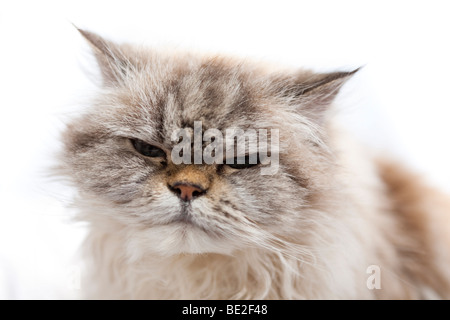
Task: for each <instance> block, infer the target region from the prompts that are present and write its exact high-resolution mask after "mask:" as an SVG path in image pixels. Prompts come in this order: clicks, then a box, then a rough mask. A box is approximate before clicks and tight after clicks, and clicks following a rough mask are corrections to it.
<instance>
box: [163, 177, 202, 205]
mask: <svg viewBox="0 0 450 320" xmlns="http://www.w3.org/2000/svg"><path fill="white" fill-rule="evenodd" d="M169 189H170V190H172V191H173V192H174V193H175V194H177V195H178V197H180V199H181V200H183V201H191V200H192V199H195V198H197V197H199V196H201V195H203V194H205V193H206V190H205V189H203V188H202V187H201V186H199V185H196V184H190V183H183V182H179V183H174V184H173V185H169Z"/></svg>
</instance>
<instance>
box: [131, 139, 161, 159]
mask: <svg viewBox="0 0 450 320" xmlns="http://www.w3.org/2000/svg"><path fill="white" fill-rule="evenodd" d="M131 143H132V144H133V147H134V149H136V151H137V152H139V153H140V154H142V155H143V156H146V157H150V158H165V157H166V153H165V152H164V150H162V149H161V148H158V147H155V146H152V145H151V144H148V143H146V142H144V141H142V140H139V139H131Z"/></svg>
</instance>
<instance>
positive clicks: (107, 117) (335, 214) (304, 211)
mask: <svg viewBox="0 0 450 320" xmlns="http://www.w3.org/2000/svg"><path fill="white" fill-rule="evenodd" d="M79 31H80V33H81V35H82V36H83V37H84V38H85V39H86V40H87V42H88V43H89V44H90V46H91V47H92V50H93V53H94V56H95V58H96V61H97V62H98V66H99V68H100V70H101V76H102V81H103V83H102V87H101V89H100V91H99V93H98V95H97V96H96V98H95V99H94V101H92V106H91V107H90V109H88V110H87V111H86V112H84V113H83V114H81V115H79V116H78V117H76V118H75V119H72V120H71V121H70V123H68V125H67V128H65V130H64V132H63V134H62V141H63V145H64V148H63V152H62V153H61V154H60V158H59V160H60V163H61V165H60V168H59V174H62V175H64V176H66V177H69V178H70V179H71V181H72V183H73V185H74V186H75V187H76V188H77V190H78V194H77V197H76V199H74V203H75V205H76V207H77V210H78V218H79V219H80V220H82V221H85V222H87V223H88V226H89V233H88V236H87V238H86V240H85V244H84V249H85V256H86V271H85V277H84V281H83V283H82V288H83V292H84V294H85V296H84V297H85V298H93V299H425V298H426V299H430V298H431V299H434V298H444V299H445V298H450V268H449V267H448V266H450V264H449V263H450V250H449V248H450V247H449V245H450V223H449V221H448V215H449V214H450V203H449V201H448V199H447V198H446V196H445V195H442V194H440V193H439V192H438V191H436V190H433V189H431V188H429V187H428V186H427V185H426V184H425V183H424V182H423V181H422V179H421V178H420V177H418V176H417V175H415V174H414V173H412V172H410V171H409V170H408V169H406V168H405V167H404V165H402V164H399V163H397V162H396V161H394V160H391V159H389V158H388V157H385V158H382V159H381V158H378V157H374V156H372V154H371V153H370V152H368V151H367V150H366V149H365V148H363V147H361V146H359V144H358V143H356V142H354V141H353V139H352V137H351V136H350V135H349V134H346V133H345V130H342V128H340V126H339V125H338V124H337V123H336V120H335V118H334V117H333V112H331V110H333V102H334V100H335V97H336V96H337V94H338V93H339V90H340V88H341V87H342V86H343V85H344V84H345V83H346V82H347V81H348V79H350V78H351V77H352V76H353V75H354V74H355V73H356V72H357V71H358V70H353V71H345V72H331V73H315V72H312V71H308V70H295V71H292V70H286V69H284V68H281V67H273V66H270V67H269V66H268V65H266V64H262V63H257V62H251V61H247V60H244V59H238V58H232V57H226V56H220V55H206V54H205V55H201V54H193V53H187V52H168V51H167V52H166V51H161V50H160V51H158V50H155V49H152V48H143V47H137V46H133V45H129V44H116V43H113V42H111V41H109V40H106V39H104V38H102V37H101V36H99V35H97V34H95V33H92V32H89V31H86V30H81V29H79ZM196 121H199V122H201V125H202V129H201V130H203V131H205V130H208V129H216V130H218V131H219V132H224V131H225V130H226V129H227V128H237V127H238V128H242V129H243V130H246V129H252V128H254V129H259V128H264V129H267V130H269V129H271V130H273V129H275V130H277V132H278V134H279V137H278V140H279V145H278V149H275V148H274V149H273V150H271V152H272V156H275V155H276V156H277V157H278V166H277V170H276V172H274V173H273V174H266V175H263V174H261V169H262V168H264V167H266V166H267V164H264V163H262V162H261V161H259V160H258V161H257V162H256V163H249V162H248V161H247V160H245V161H244V163H241V164H239V163H237V162H234V160H235V159H232V160H233V161H230V162H231V163H227V162H225V163H222V164H219V163H213V164H206V163H201V164H195V163H194V164H192V163H191V164H189V163H187V164H186V163H181V164H174V162H173V161H172V156H173V154H172V150H173V148H174V147H175V145H176V144H177V143H178V142H179V141H178V140H176V139H175V140H174V139H173V136H172V135H173V132H175V131H176V130H179V129H186V130H188V131H189V130H190V132H193V131H194V123H195V122H196ZM247 156H248V155H247ZM246 159H247V158H246ZM274 159H275V158H274ZM227 160H228V159H227Z"/></svg>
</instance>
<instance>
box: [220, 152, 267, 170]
mask: <svg viewBox="0 0 450 320" xmlns="http://www.w3.org/2000/svg"><path fill="white" fill-rule="evenodd" d="M238 159H239V158H234V159H233V161H232V163H231V161H228V160H226V162H225V163H226V165H227V166H229V167H230V168H233V169H247V168H251V167H254V166H256V165H258V164H259V163H260V162H259V157H258V156H257V157H256V163H255V161H254V157H250V156H249V155H246V156H245V162H244V163H238ZM229 162H230V163H229ZM241 162H242V160H241Z"/></svg>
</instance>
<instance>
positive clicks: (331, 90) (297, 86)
mask: <svg viewBox="0 0 450 320" xmlns="http://www.w3.org/2000/svg"><path fill="white" fill-rule="evenodd" d="M358 70H359V68H358V69H355V70H353V71H349V72H332V73H312V72H310V73H305V72H304V71H302V72H300V73H299V74H298V75H292V76H290V77H289V79H284V81H282V82H281V84H280V83H279V84H278V94H281V96H282V97H283V98H284V99H287V100H288V102H289V104H290V105H294V106H295V107H296V108H297V109H298V111H299V112H301V113H302V114H303V115H305V116H308V117H309V118H311V119H312V120H314V121H315V122H318V123H321V122H323V119H324V116H325V114H326V111H327V110H328V109H329V106H330V104H331V103H332V102H333V100H334V99H335V98H336V96H337V94H338V93H339V90H340V89H341V88H342V86H343V85H344V84H345V83H346V82H347V80H349V79H350V78H351V77H352V76H353V75H354V74H355V73H356V72H358Z"/></svg>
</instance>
